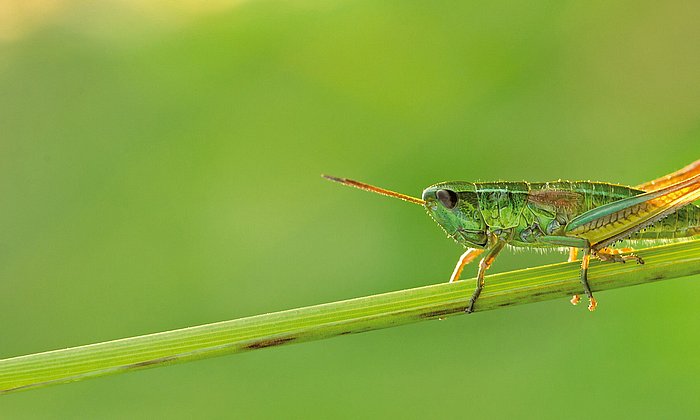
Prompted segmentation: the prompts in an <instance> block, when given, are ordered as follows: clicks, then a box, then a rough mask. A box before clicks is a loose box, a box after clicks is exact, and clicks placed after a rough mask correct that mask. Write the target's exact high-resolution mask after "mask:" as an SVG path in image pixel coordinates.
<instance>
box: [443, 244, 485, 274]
mask: <svg viewBox="0 0 700 420" xmlns="http://www.w3.org/2000/svg"><path fill="white" fill-rule="evenodd" d="M482 252H484V250H483V249H479V248H469V249H467V250H466V251H465V252H464V254H462V256H461V257H459V260H458V261H457V265H456V266H455V269H454V271H453V272H452V276H450V283H454V282H456V281H457V280H459V276H461V275H462V270H463V269H464V266H465V265H467V264H469V263H470V262H472V261H474V260H475V259H476V257H478V256H479V255H481V253H482Z"/></svg>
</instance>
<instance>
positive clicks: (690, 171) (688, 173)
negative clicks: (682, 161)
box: [634, 160, 700, 192]
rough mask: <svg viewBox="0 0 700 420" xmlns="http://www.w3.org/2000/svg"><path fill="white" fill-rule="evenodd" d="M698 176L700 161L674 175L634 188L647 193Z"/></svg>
mask: <svg viewBox="0 0 700 420" xmlns="http://www.w3.org/2000/svg"><path fill="white" fill-rule="evenodd" d="M697 174H700V160H696V161H695V162H693V163H691V164H690V165H688V166H686V167H685V168H682V169H679V170H677V171H676V172H674V173H672V174H668V175H665V176H662V177H661V178H658V179H655V180H653V181H649V182H645V183H644V184H641V185H637V186H636V187H634V188H636V189H638V190H642V191H647V192H650V191H657V190H660V189H662V188H664V187H668V186H669V185H673V184H676V183H678V182H681V181H685V180H686V179H688V178H692V177H694V176H695V175H697Z"/></svg>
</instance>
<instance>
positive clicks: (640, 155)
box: [0, 0, 700, 419]
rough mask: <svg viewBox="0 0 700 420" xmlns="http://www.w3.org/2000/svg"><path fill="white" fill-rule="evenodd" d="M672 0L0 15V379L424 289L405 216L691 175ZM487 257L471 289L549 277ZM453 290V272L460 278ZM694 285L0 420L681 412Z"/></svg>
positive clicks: (168, 371)
mask: <svg viewBox="0 0 700 420" xmlns="http://www.w3.org/2000/svg"><path fill="white" fill-rule="evenodd" d="M698 21H700V5H698V4H695V3H692V2H664V3H657V2H639V1H634V2H633V1H594V2H567V1H522V2H519V1H518V2H513V1H507V2H412V1H383V2H376V1H370V0H358V1H356V0H330V1H316V0H305V1H294V2H289V1H208V2H205V1H195V0H190V1H179V2H169V1H162V0H159V1H155V0H151V1H147V2H142V1H137V0H132V1H115V0H111V1H109V0H105V1H101V2H97V4H96V2H91V1H66V0H64V1H59V0H55V1H50V0H32V1H27V0H3V1H2V2H1V3H0V311H1V313H2V321H1V322H0V358H4V357H12V356H17V355H21V354H27V353H32V352H38V351H44V350H50V349H56V348H62V347H67V346H75V345H81V344H87V343H92V342H99V341H103V340H109V339H114V338H120V337H127V336H133V335H138V334H145V333H151V332H156V331H162V330H168V329H174V328H180V327H185V326H191V325H197V324H202V323H209V322H215V321H220V320H226V319H233V318H237V317H242V316H248V315H254V314H259V313H265V312H270V311H277V310H283V309H288V308H294V307H299V306H305V305H312V304H317V303H323V302H330V301H335V300H340V299H346V298H351V297H357V296H364V295H369V294H374V293H381V292H386V291H392V290H398V289H403V288H409V287H417V286H421V285H426V284H431V283H438V282H442V281H446V280H447V279H448V277H449V275H450V273H451V271H452V268H453V265H454V263H455V261H456V258H457V257H458V256H459V254H460V253H461V249H460V248H459V247H458V246H457V245H456V244H454V243H453V242H451V241H450V240H448V239H446V238H445V235H444V234H443V233H442V231H441V230H440V229H439V228H438V227H437V226H436V225H435V224H434V223H433V222H432V221H431V220H430V219H429V218H428V217H427V216H426V215H425V214H424V212H423V211H422V210H420V209H418V208H416V207H414V206H412V205H409V204H406V203H402V202H399V201H392V200H389V199H386V198H383V197H379V196H374V195H370V194H367V193H364V192H360V191H356V190H350V189H348V188H344V187H341V186H338V185H334V184H331V183H329V182H326V181H324V180H322V179H321V178H320V176H319V175H320V174H321V173H330V174H334V175H338V176H347V177H353V178H357V179H361V180H364V181H367V182H371V183H375V184H378V185H381V186H385V187H387V188H392V189H395V190H398V191H401V192H405V193H409V194H414V195H417V194H420V191H421V190H422V189H423V188H424V187H425V186H427V185H430V184H432V183H435V182H438V181H443V180H454V179H461V180H473V181H476V180H482V181H487V180H499V179H504V180H522V179H525V180H531V181H543V180H552V179H558V178H564V179H591V180H603V181H610V182H619V183H624V184H631V185H634V184H637V183H641V182H643V181H646V180H649V179H653V178H655V177H658V176H661V175H663V174H665V173H668V172H671V171H674V170H676V169H678V168H680V167H682V166H684V165H686V164H687V163H689V162H691V161H693V160H696V159H698V158H700V142H699V139H700V82H699V80H698V75H699V74H700V54H698V45H700V25H698ZM563 258H564V256H563V255H560V254H545V255H542V254H538V253H531V252H526V253H517V254H514V253H512V252H505V253H504V255H502V256H501V257H500V258H499V259H498V261H497V263H496V264H495V266H494V268H493V269H492V270H493V271H505V270H510V269H515V268H522V267H528V266H534V265H538V264H543V263H549V262H555V261H561V260H562V259H563ZM474 273H475V267H470V268H469V269H468V270H467V272H466V274H465V275H466V276H472V275H474ZM698 296H700V277H691V278H683V279H677V280H672V281H668V282H662V283H660V284H653V285H647V286H640V287H635V288H626V289H623V290H615V291H609V292H603V293H600V294H599V296H598V297H599V303H600V306H599V310H598V311H597V312H595V313H592V314H591V313H588V311H586V309H585V306H579V307H575V308H574V307H571V305H569V304H568V302H567V301H566V300H563V301H552V302H546V303H540V304H534V305H526V306H523V307H515V308H511V309H504V310H498V311H492V312H488V313H482V314H477V315H474V316H470V317H466V316H464V317H457V318H451V319H450V320H449V321H445V322H438V321H434V322H424V323H420V324H414V325H410V326H404V327H400V328H393V329H388V330H382V331H377V332H372V333H368V334H361V335H356V336H349V337H342V338H335V339H332V340H325V341H320V342H313V343H307V344H301V345H293V346H288V347H281V348H275V349H267V350H262V351H256V352H250V353H246V354H241V355H235V356H230V357H222V358H217V359H210V360H205V361H200V362H196V363H189V364H184V365H178V366H172V367H167V368H159V369H152V370H146V371H140V372H136V373H132V374H128V375H120V376H113V377H106V378H101V379H96V380H90V381H84V382H80V383H75V384H70V385H62V386H57V387H50V388H45V389H40V390H35V391H30V392H25V393H19V394H14V395H10V396H7V397H5V398H2V401H1V402H0V418H4V419H10V418H101V419H110V418H364V417H370V418H387V417H389V418H391V417H401V418H436V417H437V418H439V417H443V418H444V417H474V418H512V417H521V418H528V417H530V418H562V417H566V418H582V419H583V418H586V419H590V418H620V417H636V418H660V417H664V418H691V417H695V418H697V416H698V415H700V400H699V399H698V394H699V393H700V383H699V381H698V377H699V375H700V354H699V353H698V348H700V335H699V334H698V333H699V331H698V329H699V327H700V317H699V316H698Z"/></svg>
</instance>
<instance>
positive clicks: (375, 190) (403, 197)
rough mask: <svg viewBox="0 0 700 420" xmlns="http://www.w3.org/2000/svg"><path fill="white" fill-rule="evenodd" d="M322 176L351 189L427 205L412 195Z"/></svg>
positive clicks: (344, 179)
mask: <svg viewBox="0 0 700 420" xmlns="http://www.w3.org/2000/svg"><path fill="white" fill-rule="evenodd" d="M321 176H322V177H324V178H326V179H327V180H330V181H334V182H338V183H340V184H343V185H348V186H350V187H355V188H359V189H361V190H365V191H369V192H373V193H377V194H381V195H386V196H387V197H394V198H398V199H400V200H403V201H408V202H409V203H413V204H419V205H421V206H423V205H425V201H423V200H421V199H420V198H416V197H411V196H410V195H406V194H401V193H397V192H394V191H390V190H386V189H384V188H379V187H375V186H374V185H369V184H365V183H364V182H360V181H355V180H352V179H347V178H338V177H335V176H330V175H321Z"/></svg>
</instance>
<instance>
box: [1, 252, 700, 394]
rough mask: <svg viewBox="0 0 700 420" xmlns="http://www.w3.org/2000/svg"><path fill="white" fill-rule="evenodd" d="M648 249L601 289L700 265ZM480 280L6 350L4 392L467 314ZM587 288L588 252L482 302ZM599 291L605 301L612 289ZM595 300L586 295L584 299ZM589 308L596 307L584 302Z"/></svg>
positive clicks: (517, 276)
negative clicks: (15, 352) (582, 260)
mask: <svg viewBox="0 0 700 420" xmlns="http://www.w3.org/2000/svg"><path fill="white" fill-rule="evenodd" d="M638 254H639V255H641V256H642V257H643V258H644V260H645V261H646V264H645V265H637V264H633V263H627V264H613V263H602V262H599V261H594V262H592V263H591V268H590V272H589V273H590V274H589V282H590V284H591V288H592V289H593V291H602V290H608V289H614V288H618V287H626V286H633V285H636V284H642V283H651V282H654V281H657V280H665V279H672V278H678V277H683V276H688V275H692V274H697V273H700V241H689V242H681V243H675V244H671V245H664V246H659V247H654V248H647V249H644V250H641V251H639V252H638ZM474 281H475V280H474V279H470V280H464V281H460V282H458V283H455V284H447V283H440V284H436V285H431V286H425V287H419V288H415V289H407V290H401V291H397V292H390V293H384V294H380V295H375V296H367V297H361V298H357V299H350V300H344V301H340V302H333V303H327V304H323V305H316V306H309V307H305V308H299V309H291V310H287V311H282V312H275V313H269V314H264V315H257V316H251V317H247V318H241V319H235V320H231V321H223V322H217V323H213V324H207V325H200V326H196V327H190V328H183V329H178V330H173V331H166V332H160V333H155V334H149V335H143V336H138V337H131V338H124V339H120V340H114V341H107V342H103V343H97V344H90V345H85V346H80V347H73V348H67V349H62V350H54V351H48V352H44V353H36V354H30V355H26V356H19V357H13V358H9V359H3V360H0V394H5V393H11V392H16V391H20V390H28V389H34V388H39V387H42V386H47V385H53V384H60V383H66V382H72V381H79V380H82V379H87V378H94V377H98V376H104V375H111V374H116V373H124V372H131V371H135V370H140V369H145V368H150V367H156V366H164V365H171V364H176V363H182V362H187V361H192V360H199V359H204V358H208V357H214V356H222V355H227V354H233V353H240V352H244V351H251V350H258V349H263V348H266V347H274V346H280V345H285V344H292V343H300V342H304V341H312V340H319V339H323V338H330V337H335V336H338V335H346V334H354V333H360V332H365V331H371V330H376V329H380V328H387V327H394V326H399V325H403V324H408V323H412V322H417V321H422V320H431V319H437V318H445V317H449V316H452V315H457V314H463V311H464V308H465V307H466V306H467V304H468V302H469V297H470V296H471V293H472V291H473V289H474ZM581 292H582V289H581V284H580V283H579V263H578V262H574V263H560V264H552V265H546V266H541V267H536V268H528V269H524V270H516V271H511V272H507V273H500V274H492V275H488V276H487V277H486V287H485V288H484V291H483V293H482V294H481V297H480V298H479V302H478V303H477V306H476V311H477V312H481V311H486V310H491V309H498V308H503V307H507V306H513V305H519V304H524V303H533V302H539V301H543V300H549V299H564V298H567V299H568V298H569V297H570V295H572V294H574V293H581ZM598 298H599V302H600V303H601V305H602V306H603V307H604V305H605V298H604V295H603V297H601V296H598ZM585 302H586V300H585V299H583V302H582V304H584V305H585ZM564 303H565V301H564V302H562V304H564ZM584 312H585V313H584ZM469 316H475V315H474V314H472V315H469ZM503 316H508V315H507V313H504V314H503ZM581 316H595V314H589V313H588V311H586V310H585V309H583V308H582V312H581Z"/></svg>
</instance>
